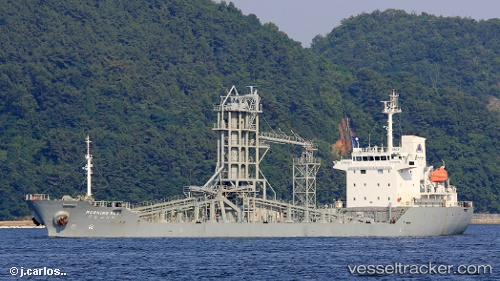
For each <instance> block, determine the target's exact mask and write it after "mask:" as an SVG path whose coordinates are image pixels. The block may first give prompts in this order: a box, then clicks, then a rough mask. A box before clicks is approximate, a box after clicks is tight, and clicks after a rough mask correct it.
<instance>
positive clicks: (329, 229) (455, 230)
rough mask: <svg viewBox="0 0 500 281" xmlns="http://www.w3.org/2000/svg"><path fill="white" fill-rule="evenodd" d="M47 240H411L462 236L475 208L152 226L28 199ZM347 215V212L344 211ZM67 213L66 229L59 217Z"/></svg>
mask: <svg viewBox="0 0 500 281" xmlns="http://www.w3.org/2000/svg"><path fill="white" fill-rule="evenodd" d="M27 202H28V204H29V206H30V208H31V209H32V210H33V211H34V213H35V219H36V220H37V221H38V222H40V223H43V224H44V225H45V226H46V227H47V231H48V236H49V237H89V238H91V237H200V238H201V237H343V236H344V237H362V236H366V237H368V236H373V237H407V236H442V235H459V234H463V233H464V231H465V230H466V229H467V226H468V225H469V223H470V220H471V217H472V214H473V207H472V206H471V207H410V208H407V210H406V211H405V212H404V214H403V215H402V216H401V217H400V218H399V219H398V220H397V221H396V222H395V223H388V222H370V223H367V222H359V221H354V222H353V221H351V222H346V223H343V222H339V221H335V222H326V223H325V222H309V223H306V222H291V223H285V222H280V223H277V222H273V223H262V222H260V223H240V222H232V223H223V222H202V223H192V222H184V223H183V222H162V221H158V222H149V221H147V220H145V219H142V218H140V217H139V216H137V214H135V213H133V212H131V211H130V210H129V209H127V208H119V207H95V206H92V205H91V204H90V203H89V202H88V201H70V202H66V201H57V200H55V201H52V200H28V201H27ZM344 210H347V209H344ZM60 212H65V213H66V214H68V221H67V224H66V225H63V226H61V225H58V224H57V221H56V220H55V215H56V214H57V213H60Z"/></svg>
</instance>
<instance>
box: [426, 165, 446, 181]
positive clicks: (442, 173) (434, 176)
mask: <svg viewBox="0 0 500 281" xmlns="http://www.w3.org/2000/svg"><path fill="white" fill-rule="evenodd" d="M430 178H431V181H432V182H444V181H445V180H447V179H448V172H447V171H446V170H445V169H444V167H441V168H437V169H436V170H434V171H432V172H431V176H430Z"/></svg>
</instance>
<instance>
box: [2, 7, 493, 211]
mask: <svg viewBox="0 0 500 281" xmlns="http://www.w3.org/2000/svg"><path fill="white" fill-rule="evenodd" d="M369 21H372V22H369ZM400 21H401V22H400ZM441 21H444V22H450V23H449V24H447V25H445V24H443V25H440V24H438V23H439V22H441ZM377 22H378V24H375V23H377ZM388 23H391V24H392V25H391V24H388ZM386 25H387V29H384V28H385V27H386ZM398 25H401V26H402V27H404V26H411V27H412V28H415V29H416V30H418V31H419V32H420V33H421V34H420V33H419V34H420V36H421V37H423V38H427V39H428V40H423V39H418V37H412V36H418V35H417V34H416V32H414V31H413V32H412V34H406V33H405V32H404V28H402V27H397V26H398ZM428 25H429V26H433V28H432V29H431V28H428ZM449 29H453V31H454V32H453V33H451V35H450V36H448V35H446V36H445V35H444V34H448V33H449V32H448V30H449ZM478 30H479V31H480V32H478ZM426 32H428V33H426ZM435 34H442V36H441V37H440V41H439V42H440V45H436V46H437V47H436V46H435V45H428V44H431V43H433V44H437V43H436V42H434V41H433V38H435V37H436V36H435ZM452 35H453V36H452ZM382 36H386V38H385V40H383V39H382V38H381V37H382ZM403 36H404V37H403ZM481 36H482V37H481ZM372 37H373V38H372ZM408 37H411V38H413V40H415V41H416V42H418V43H422V44H423V45H422V46H423V47H425V46H427V47H426V48H427V49H424V50H422V51H420V52H421V53H419V51H418V50H421V49H420V48H419V49H413V44H412V43H411V42H408V40H409V38H408ZM370 38H371V39H370ZM404 38H406V40H405V42H404V44H405V45H400V44H399V42H400V41H404V40H403V39H404ZM499 38H500V34H499V23H498V21H493V20H492V21H487V22H479V23H478V22H476V21H473V20H469V19H459V18H438V17H434V16H430V15H420V16H416V15H408V14H405V13H404V12H399V11H387V12H383V13H381V12H375V13H373V14H365V15H360V16H358V17H355V18H351V19H348V20H345V21H344V23H343V24H342V26H340V27H338V28H336V29H334V30H333V31H332V33H330V34H329V35H327V36H326V37H324V38H322V37H317V38H315V40H314V42H313V46H312V48H311V49H304V48H302V47H301V45H300V43H298V42H294V41H293V40H291V39H290V38H288V36H287V35H286V34H284V33H283V32H281V31H279V29H278V28H277V27H276V26H275V25H273V24H272V23H268V24H264V25H263V24H261V23H260V22H259V20H258V18H257V17H256V16H254V15H249V16H244V15H242V13H241V11H239V10H238V9H237V8H236V7H234V5H233V4H226V3H222V4H216V3H213V2H212V1H209V0H196V1H183V0H165V1H154V0H148V1H112V0H109V1H55V0H47V1H5V0H4V1H0V46H1V48H0V95H1V97H0V132H1V133H0V169H1V174H0V180H1V182H2V186H1V187H0V219H12V218H14V217H19V216H23V215H27V214H29V213H30V212H29V210H28V209H27V206H26V204H25V203H24V202H23V194H26V193H41V192H46V193H50V194H51V195H53V196H55V197H59V196H62V195H63V194H70V195H76V194H81V193H83V192H84V185H85V182H84V179H85V177H84V172H85V171H84V170H82V169H81V167H83V166H84V161H85V159H84V155H85V143H84V139H85V136H86V135H87V134H88V135H90V137H91V139H92V141H93V143H92V154H93V156H94V164H95V170H94V173H95V174H94V186H95V190H94V195H95V197H97V198H99V199H102V200H112V199H118V200H127V201H143V200H150V199H155V198H161V197H165V196H171V195H176V194H180V193H181V192H182V187H183V186H185V185H189V184H203V183H204V182H205V181H206V180H207V179H208V178H209V177H210V176H211V175H212V173H213V170H214V167H215V159H214V158H215V145H216V144H215V134H214V133H213V132H212V130H211V127H212V123H213V121H214V117H215V115H214V113H213V112H212V106H213V105H214V104H215V103H217V102H218V100H219V96H220V95H224V94H225V93H226V91H227V89H229V88H230V87H231V86H232V85H233V84H234V85H236V86H237V87H238V89H239V91H245V88H244V87H245V86H247V85H257V86H258V87H259V89H260V90H259V92H260V95H261V97H262V103H263V105H264V114H263V118H262V129H261V130H262V131H271V130H273V129H274V130H277V129H278V128H280V129H282V130H283V131H285V132H289V131H290V130H293V131H294V132H296V133H298V134H300V135H301V136H302V137H305V138H308V139H314V140H315V141H317V142H318V143H319V148H320V150H319V156H320V157H321V158H322V161H323V166H322V168H321V170H320V173H319V174H318V197H319V198H318V200H319V201H320V202H331V200H332V199H333V198H337V197H342V196H343V194H344V190H343V189H342V188H341V187H342V183H343V180H344V178H343V175H342V174H341V173H335V172H334V171H332V169H331V161H332V160H333V159H334V156H333V154H332V153H331V152H330V145H331V144H332V143H334V142H335V141H336V140H337V139H338V138H339V132H338V128H337V125H338V124H339V122H340V121H341V118H342V117H344V116H346V115H348V116H349V117H351V120H352V121H353V124H354V126H355V128H356V131H357V132H358V135H359V136H360V138H361V139H363V140H364V141H365V144H366V139H367V135H368V133H370V132H372V133H371V139H372V140H376V141H377V142H381V141H383V135H384V132H383V131H382V129H381V127H382V125H383V124H382V123H381V122H380V121H379V120H381V119H383V118H384V116H383V115H382V114H381V113H380V103H379V100H385V99H386V98H387V95H388V93H389V92H390V91H391V90H392V89H393V88H395V89H396V90H398V92H400V93H401V98H402V101H403V104H402V105H403V110H404V114H403V115H402V116H401V127H402V128H403V130H405V132H406V131H407V130H413V131H414V132H416V133H418V134H419V135H422V136H424V137H427V138H428V151H429V153H430V154H429V156H430V160H431V161H432V163H431V164H433V165H439V164H440V161H441V159H443V160H445V161H446V165H447V166H448V167H449V169H450V173H451V176H452V180H453V182H454V183H455V184H456V185H458V186H459V188H460V190H462V191H464V193H462V194H461V196H460V199H470V200H475V201H477V202H476V206H477V207H478V208H479V209H480V210H488V211H496V212H498V211H500V205H499V203H498V194H499V190H498V189H499V187H498V184H497V183H498V181H499V164H498V162H499V161H498V160H499V154H498V148H499V144H498V138H499V136H500V133H499V130H500V129H499V120H498V118H499V117H498V116H499V115H498V111H495V110H488V109H487V105H488V102H489V101H492V100H494V99H493V98H500V95H499V90H498V87H499V82H500V80H499V79H500V77H499V75H498V73H499V72H498V67H499V64H498V62H499V60H500V56H499V54H498V50H499V49H498V42H499V41H498V40H499ZM417 39H418V40H417ZM459 39H460V40H459ZM370 40H371V41H370ZM375 40H380V42H384V43H386V42H387V41H390V42H393V43H392V44H393V45H390V44H389V45H383V46H378V45H377V44H378V43H379V41H375ZM448 40H452V41H453V42H450V41H448ZM495 40H496V41H495ZM426 41H428V42H426ZM396 42H398V43H397V44H396ZM458 42H460V44H457V43H458ZM401 44H402V43H401ZM358 45H359V46H358ZM399 46H400V47H399ZM447 46H449V47H450V48H451V47H453V48H455V49H453V50H448V49H446V48H447ZM423 47H422V48H423ZM370 48H373V50H371V49H370ZM398 48H400V49H398ZM440 48H443V49H444V50H440ZM358 49H359V51H356V50H358ZM433 50H440V51H439V52H440V53H439V54H434V53H433ZM436 52H437V51H436ZM467 54H469V56H466V55H467ZM436 56H437V57H438V58H439V59H436V58H435V57H436ZM453 60H459V61H458V62H457V61H453ZM462 61H463V66H462V65H460V66H457V64H458V63H459V62H462ZM495 61H496V63H495ZM466 66H467V67H466ZM429 70H434V72H430V71H429ZM490 108H494V107H490ZM377 122H378V123H380V124H379V125H380V126H378V129H375V130H372V127H374V126H375V124H377ZM298 153H300V149H297V148H291V147H286V146H276V145H274V146H273V147H272V149H271V151H270V152H269V153H268V155H267V156H266V161H265V162H266V164H265V165H264V167H263V169H264V172H265V174H266V176H267V178H268V179H269V181H270V183H271V184H272V185H273V187H274V188H275V189H276V190H277V192H278V193H279V195H281V196H283V197H285V198H290V196H291V186H292V182H291V174H292V169H291V158H292V157H294V156H297V155H298ZM270 167H273V169H271V168H270Z"/></svg>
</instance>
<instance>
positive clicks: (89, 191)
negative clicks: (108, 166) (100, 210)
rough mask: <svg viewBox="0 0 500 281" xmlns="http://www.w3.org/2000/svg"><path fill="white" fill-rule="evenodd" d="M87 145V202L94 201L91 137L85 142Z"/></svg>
mask: <svg viewBox="0 0 500 281" xmlns="http://www.w3.org/2000/svg"><path fill="white" fill-rule="evenodd" d="M85 142H86V143H87V155H85V159H87V165H85V167H83V169H85V170H86V171H87V195H86V196H85V199H86V200H91V199H92V167H93V165H92V155H91V154H90V143H91V141H90V137H89V136H88V135H87V138H86V140H85Z"/></svg>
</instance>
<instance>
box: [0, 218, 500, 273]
mask: <svg viewBox="0 0 500 281" xmlns="http://www.w3.org/2000/svg"><path fill="white" fill-rule="evenodd" d="M499 232H500V225H471V226H470V227H469V228H468V230H467V231H466V233H465V234H464V235H460V236H451V237H432V238H268V239H261V238H252V239H241V238H239V239H55V238H47V237H46V230H45V229H0V256H1V259H0V271H1V272H0V279H31V280H35V279H36V280H57V279H65V280H118V279H119V280H141V279H142V280H211V279H223V280H343V279H356V280H379V279H382V280H392V279H395V278H397V279H407V280H432V279H436V278H439V279H440V280H443V279H444V280H471V279H478V280H495V279H497V280H500V274H499V272H500V239H499ZM398 263H399V264H401V266H404V265H407V266H417V265H419V266H420V265H429V266H431V267H432V266H434V265H436V266H439V265H444V266H454V267H458V266H460V265H466V266H470V265H490V266H491V267H492V269H493V273H492V274H490V273H486V274H483V273H482V272H481V274H479V275H464V276H462V275H456V274H455V275H454V274H445V275H440V274H425V275H423V274H421V275H411V274H410V273H406V274H376V275H359V274H351V273H350V270H349V266H351V268H353V267H354V266H359V265H365V266H368V265H373V266H375V265H377V266H379V265H380V266H387V265H395V266H398ZM429 263H432V264H429ZM13 267H15V268H16V269H17V275H16V276H15V277H13V276H12V275H11V273H10V270H12V268H13ZM44 267H45V269H44ZM408 269H409V267H408ZM20 270H23V271H24V274H26V273H30V274H32V275H33V274H36V275H44V274H45V276H23V277H20V275H21V273H20ZM44 270H45V271H44ZM389 270H390V268H389ZM424 270H425V268H424ZM58 271H59V272H63V273H65V274H66V275H65V276H62V277H61V276H58V277H56V276H55V275H57V272H58ZM14 273H16V272H14Z"/></svg>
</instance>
